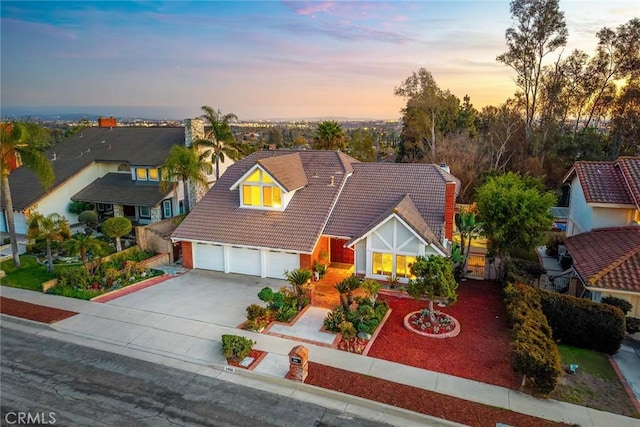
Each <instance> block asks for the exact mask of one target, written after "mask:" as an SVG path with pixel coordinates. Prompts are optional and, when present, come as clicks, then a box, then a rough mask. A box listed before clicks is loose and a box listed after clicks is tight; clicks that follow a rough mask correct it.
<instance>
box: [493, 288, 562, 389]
mask: <svg viewBox="0 0 640 427" xmlns="http://www.w3.org/2000/svg"><path fill="white" fill-rule="evenodd" d="M505 295H506V303H507V315H508V317H509V322H510V323H511V325H512V328H513V332H512V338H513V354H512V360H511V365H512V367H513V370H514V371H516V372H518V373H521V374H523V375H524V376H525V378H527V379H528V380H529V381H530V386H531V390H532V392H533V394H534V395H536V396H539V397H547V396H549V394H550V393H551V392H552V391H553V390H554V389H555V388H556V386H557V384H558V379H559V378H560V375H561V374H562V364H561V361H560V353H559V352H558V347H557V346H556V344H555V342H554V340H553V338H552V331H551V327H550V326H549V323H548V322H547V319H546V317H545V315H544V313H543V311H542V304H541V301H540V295H539V294H538V293H537V292H536V290H535V289H534V288H532V287H530V286H526V285H523V284H518V285H507V287H506V288H505Z"/></svg>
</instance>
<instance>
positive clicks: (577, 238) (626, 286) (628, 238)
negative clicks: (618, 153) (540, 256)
mask: <svg viewBox="0 0 640 427" xmlns="http://www.w3.org/2000/svg"><path fill="white" fill-rule="evenodd" d="M564 182H565V183H568V184H569V185H570V187H571V191H570V199H569V213H568V218H567V233H566V235H567V237H568V238H567V239H566V240H565V243H564V244H565V246H566V248H567V251H568V254H569V255H568V256H570V257H571V259H572V260H573V265H572V267H571V270H572V271H573V274H575V277H574V278H572V279H571V282H570V283H571V286H570V287H569V292H570V293H571V294H575V295H584V296H587V297H590V298H591V299H592V300H593V301H600V299H601V298H602V296H605V295H612V296H616V297H618V298H624V299H626V300H628V301H630V302H631V303H632V304H633V306H634V308H633V311H632V313H631V315H632V316H635V317H638V316H640V225H639V224H638V222H639V221H640V157H620V158H619V159H617V160H615V161H613V162H582V161H581V162H576V163H575V164H574V165H573V167H572V168H571V170H570V171H569V173H568V174H567V175H566V177H565V179H564ZM563 276H566V274H563Z"/></svg>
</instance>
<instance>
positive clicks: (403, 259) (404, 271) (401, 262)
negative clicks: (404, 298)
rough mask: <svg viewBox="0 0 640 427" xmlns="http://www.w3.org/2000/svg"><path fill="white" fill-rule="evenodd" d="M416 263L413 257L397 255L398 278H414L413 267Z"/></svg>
mask: <svg viewBox="0 0 640 427" xmlns="http://www.w3.org/2000/svg"><path fill="white" fill-rule="evenodd" d="M414 262H416V257H415V256H411V255H396V277H406V278H408V279H411V278H414V277H415V276H413V275H412V274H411V266H412V265H413V263H414Z"/></svg>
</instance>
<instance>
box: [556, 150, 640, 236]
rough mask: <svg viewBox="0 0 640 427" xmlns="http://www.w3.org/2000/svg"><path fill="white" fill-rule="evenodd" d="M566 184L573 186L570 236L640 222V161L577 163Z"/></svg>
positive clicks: (567, 177)
mask: <svg viewBox="0 0 640 427" xmlns="http://www.w3.org/2000/svg"><path fill="white" fill-rule="evenodd" d="M564 183H565V184H568V185H569V186H570V196H569V197H570V198H569V213H568V218H567V236H574V235H576V234H580V233H584V232H587V231H590V230H593V229H596V228H605V227H624V226H627V225H630V224H633V223H635V224H638V222H640V157H620V158H619V159H617V160H616V161H613V162H585V161H580V162H575V163H574V165H573V167H572V168H571V169H570V170H569V172H568V173H567V175H566V176H565V178H564Z"/></svg>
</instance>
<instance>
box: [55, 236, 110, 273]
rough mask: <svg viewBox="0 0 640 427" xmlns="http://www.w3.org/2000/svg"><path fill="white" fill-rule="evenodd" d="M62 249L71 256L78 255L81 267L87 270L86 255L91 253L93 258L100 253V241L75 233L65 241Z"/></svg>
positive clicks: (93, 237)
mask: <svg viewBox="0 0 640 427" xmlns="http://www.w3.org/2000/svg"><path fill="white" fill-rule="evenodd" d="M64 247H65V249H66V250H67V252H69V253H70V254H72V255H76V254H80V258H81V259H82V265H84V268H86V269H87V270H88V269H89V268H88V263H87V254H88V253H89V252H92V253H93V254H94V256H95V255H99V254H100V253H101V252H102V241H101V240H100V239H98V238H97V237H95V236H92V235H91V234H85V233H76V234H74V235H73V236H71V238H69V239H67V240H65V242H64Z"/></svg>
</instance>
